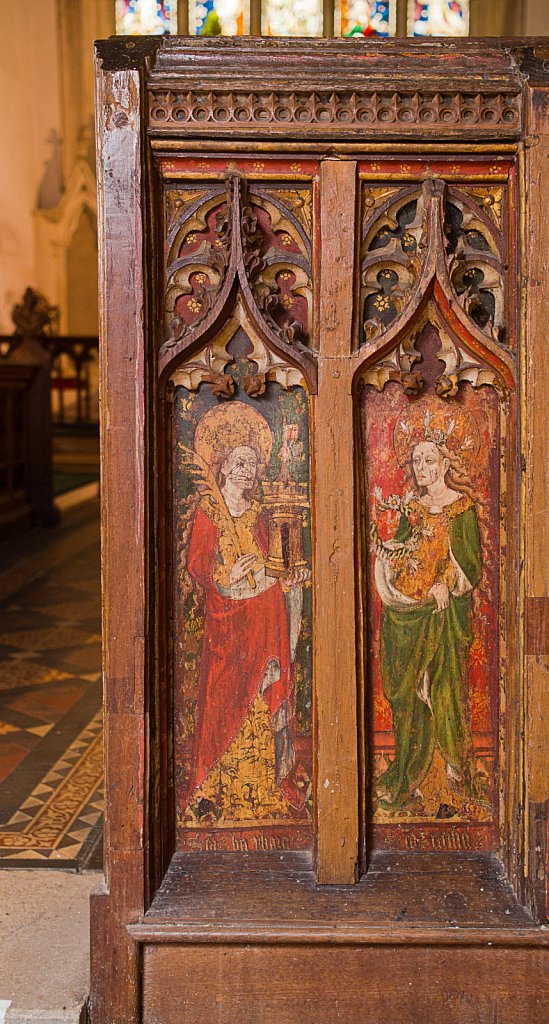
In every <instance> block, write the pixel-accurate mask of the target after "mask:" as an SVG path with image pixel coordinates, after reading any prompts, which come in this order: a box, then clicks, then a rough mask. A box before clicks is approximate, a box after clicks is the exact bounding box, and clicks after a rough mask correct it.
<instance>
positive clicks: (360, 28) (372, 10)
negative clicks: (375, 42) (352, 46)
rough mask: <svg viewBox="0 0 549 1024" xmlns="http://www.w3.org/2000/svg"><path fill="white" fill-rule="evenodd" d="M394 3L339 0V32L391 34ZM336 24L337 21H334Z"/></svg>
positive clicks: (374, 0)
mask: <svg viewBox="0 0 549 1024" xmlns="http://www.w3.org/2000/svg"><path fill="white" fill-rule="evenodd" d="M395 10H396V4H395V3H394V0H393V2H392V3H390V2H389V0H341V34H342V35H344V36H360V35H362V36H392V35H394V34H395ZM336 24H337V22H336Z"/></svg>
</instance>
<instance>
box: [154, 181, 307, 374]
mask: <svg viewBox="0 0 549 1024" xmlns="http://www.w3.org/2000/svg"><path fill="white" fill-rule="evenodd" d="M187 196H188V199H187V198H186V197H187ZM167 216H168V260H167V262H168V268H167V282H166V307H165V309H166V325H167V330H168V338H167V340H166V342H165V343H164V345H163V346H162V349H161V356H162V355H165V354H168V353H170V354H176V352H180V351H183V350H186V349H187V348H189V347H191V346H194V343H195V342H196V340H197V339H199V338H200V336H201V335H202V333H205V332H206V331H210V330H211V329H212V328H213V329H218V330H219V329H220V328H221V327H222V324H223V318H224V317H227V315H228V316H232V315H233V312H234V309H235V302H236V300H237V297H239V298H238V301H239V302H240V303H241V306H242V305H243V306H244V307H245V309H246V316H247V319H248V320H249V321H250V323H251V325H252V326H253V327H255V331H256V333H257V334H258V335H259V337H261V338H262V339H263V343H264V346H266V348H268V349H270V350H272V351H273V352H274V353H276V352H278V353H279V354H280V355H282V356H287V355H292V356H293V358H294V360H295V361H297V362H298V364H300V365H302V366H303V367H304V372H305V375H306V376H308V377H309V378H310V377H311V376H312V377H313V378H314V371H315V353H314V349H313V344H312V242H311V232H312V208H311V189H310V186H303V187H299V188H295V189H291V188H288V187H283V188H277V187H274V186H270V185H261V186H260V185H255V184H254V186H253V187H252V186H250V185H248V184H247V183H246V182H245V181H244V180H242V179H241V178H239V177H237V176H233V177H230V178H229V179H227V181H226V183H225V185H224V186H223V185H221V184H217V185H215V186H212V187H211V188H210V189H209V190H201V191H199V192H197V191H196V190H186V189H178V190H174V191H173V192H170V193H168V200H167ZM239 318H240V314H237V320H239ZM261 362H262V364H263V362H265V358H263V357H262V360H261ZM267 362H268V360H267ZM259 372H260V374H261V373H266V372H267V369H265V370H263V371H259ZM214 383H215V382H214ZM217 383H218V384H219V387H220V389H221V390H220V392H219V393H220V394H222V393H224V389H225V388H226V387H228V385H227V384H226V382H222V381H218V382H217ZM264 383H265V380H261V379H258V380H255V381H253V382H251V383H250V387H251V388H255V389H258V388H259V389H260V388H261V387H262V386H263V385H264ZM228 393H230V392H228ZM257 393H259V392H257Z"/></svg>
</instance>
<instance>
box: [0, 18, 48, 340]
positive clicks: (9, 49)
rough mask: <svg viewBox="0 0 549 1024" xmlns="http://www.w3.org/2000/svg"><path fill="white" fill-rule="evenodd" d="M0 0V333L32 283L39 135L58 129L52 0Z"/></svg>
mask: <svg viewBox="0 0 549 1024" xmlns="http://www.w3.org/2000/svg"><path fill="white" fill-rule="evenodd" d="M26 7H27V10H28V12H29V17H28V19H26V22H25V23H24V24H23V23H22V19H21V15H20V12H21V11H22V10H23V7H22V6H20V5H18V4H14V3H13V0H0V98H1V99H0V333H6V334H11V332H12V330H13V325H12V322H11V317H10V311H11V308H12V306H13V304H14V302H16V301H18V300H19V299H20V298H21V295H22V293H23V291H24V289H25V288H26V287H27V286H28V285H31V286H34V287H38V268H37V267H36V261H35V227H34V218H33V210H34V207H35V204H36V195H37V191H38V186H39V184H40V180H41V178H42V175H43V172H44V165H45V163H46V161H47V158H48V156H49V154H50V151H51V150H50V147H49V146H48V144H47V139H48V136H49V134H50V132H51V131H52V129H55V130H56V131H57V132H58V133H59V134H61V104H60V96H59V84H58V81H59V76H58V74H57V26H56V13H55V0H30V3H29V4H28V5H26Z"/></svg>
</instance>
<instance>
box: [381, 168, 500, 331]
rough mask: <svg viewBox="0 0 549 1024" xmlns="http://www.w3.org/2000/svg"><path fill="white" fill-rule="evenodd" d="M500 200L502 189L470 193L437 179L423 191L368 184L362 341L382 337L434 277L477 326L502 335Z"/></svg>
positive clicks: (413, 304)
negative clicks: (377, 186)
mask: <svg viewBox="0 0 549 1024" xmlns="http://www.w3.org/2000/svg"><path fill="white" fill-rule="evenodd" d="M501 202H502V196H501V190H499V191H497V192H496V190H494V189H491V190H490V189H488V188H485V189H484V191H483V192H480V191H479V190H477V191H476V193H475V192H471V190H469V194H467V193H466V192H465V191H462V190H460V189H457V188H455V187H451V188H446V186H445V184H444V183H443V182H442V181H440V180H438V179H437V180H433V181H431V180H428V181H426V182H424V184H423V187H422V189H421V190H418V189H417V188H414V186H408V187H407V188H405V189H397V188H394V187H393V188H390V189H388V188H379V189H376V188H373V187H372V186H370V185H368V186H365V187H364V189H363V196H362V204H363V205H362V211H363V213H362V222H363V232H362V249H361V288H362V290H361V307H362V311H363V318H362V319H363V323H362V331H363V341H364V342H366V343H368V342H371V341H373V340H376V339H378V338H381V337H383V335H384V334H385V333H386V332H387V331H388V330H389V329H390V328H391V327H392V325H393V323H394V322H395V321H396V320H397V318H398V317H400V316H401V315H402V314H404V311H405V310H406V308H407V306H408V305H409V304H410V307H411V308H412V306H413V307H414V308H415V307H416V306H417V301H419V300H420V299H421V298H422V297H423V294H426V293H427V291H428V290H429V287H430V284H431V283H432V281H433V280H434V279H435V278H437V279H438V280H439V282H440V284H441V287H442V288H443V290H444V291H445V292H446V294H447V295H448V297H449V301H451V302H454V301H455V302H457V303H458V305H459V307H461V309H462V310H463V313H464V315H465V319H466V320H467V321H468V322H469V324H470V325H471V326H472V328H473V330H478V331H480V332H482V333H483V334H485V335H488V336H490V337H492V338H493V339H494V340H496V341H498V342H501V341H503V340H504V322H505V311H504V304H505V295H504V278H503V252H502V240H501V232H500V230H499V228H500V226H501ZM492 208H494V212H493V213H492V212H491V211H492ZM420 282H421V283H420ZM413 296H415V299H416V302H415V303H412V297H413Z"/></svg>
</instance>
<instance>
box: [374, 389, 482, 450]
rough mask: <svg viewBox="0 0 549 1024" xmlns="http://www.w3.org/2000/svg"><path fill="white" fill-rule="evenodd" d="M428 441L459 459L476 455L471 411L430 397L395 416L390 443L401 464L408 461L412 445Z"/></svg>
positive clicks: (476, 433) (477, 436)
mask: <svg viewBox="0 0 549 1024" xmlns="http://www.w3.org/2000/svg"><path fill="white" fill-rule="evenodd" d="M425 441H429V442H431V444H435V445H436V446H437V447H439V448H445V449H447V450H448V451H450V452H452V453H453V454H454V455H458V456H459V457H460V459H461V461H462V462H463V463H467V462H469V461H470V460H471V459H472V458H474V456H476V455H477V453H478V450H479V445H480V437H479V430H478V426H477V423H476V421H475V418H474V416H473V415H472V413H470V412H469V410H468V409H466V408H465V407H464V406H463V405H458V404H457V403H456V404H454V403H452V404H451V405H450V404H448V403H446V402H443V401H442V400H440V399H436V398H434V397H433V398H430V399H422V400H420V401H418V402H414V404H413V405H411V406H410V407H409V409H408V410H406V412H405V413H404V414H403V415H402V416H399V418H398V420H397V422H396V424H395V428H394V431H393V447H394V450H395V455H396V457H397V459H398V461H399V464H400V465H401V466H405V465H406V464H407V463H409V461H410V455H411V452H412V449H413V448H414V447H415V446H416V445H417V444H421V443H422V442H425Z"/></svg>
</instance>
